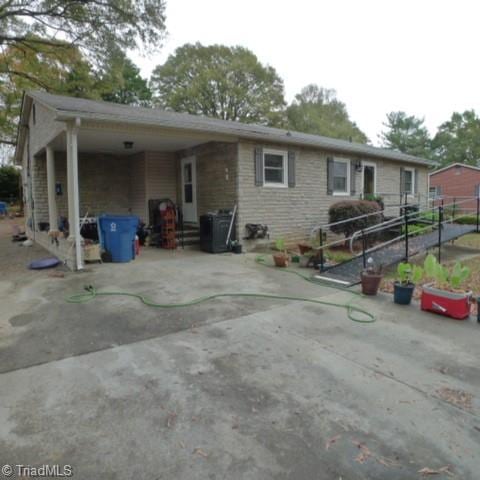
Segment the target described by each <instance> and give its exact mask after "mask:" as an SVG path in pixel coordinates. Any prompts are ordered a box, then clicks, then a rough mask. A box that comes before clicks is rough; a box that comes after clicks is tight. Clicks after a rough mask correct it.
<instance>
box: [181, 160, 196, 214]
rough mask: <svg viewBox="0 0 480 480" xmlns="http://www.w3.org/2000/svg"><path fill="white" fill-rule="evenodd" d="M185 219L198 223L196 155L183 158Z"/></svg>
mask: <svg viewBox="0 0 480 480" xmlns="http://www.w3.org/2000/svg"><path fill="white" fill-rule="evenodd" d="M181 167H182V209H183V221H184V222H193V223H197V221H198V218H197V169H196V165H195V157H188V158H182V165H181Z"/></svg>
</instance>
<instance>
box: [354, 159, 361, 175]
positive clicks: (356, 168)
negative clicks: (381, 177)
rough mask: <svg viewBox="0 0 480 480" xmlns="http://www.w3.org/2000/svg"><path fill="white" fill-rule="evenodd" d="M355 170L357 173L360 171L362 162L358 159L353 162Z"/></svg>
mask: <svg viewBox="0 0 480 480" xmlns="http://www.w3.org/2000/svg"><path fill="white" fill-rule="evenodd" d="M355 171H356V172H359V173H360V172H361V171H362V162H361V161H360V160H357V161H356V162H355Z"/></svg>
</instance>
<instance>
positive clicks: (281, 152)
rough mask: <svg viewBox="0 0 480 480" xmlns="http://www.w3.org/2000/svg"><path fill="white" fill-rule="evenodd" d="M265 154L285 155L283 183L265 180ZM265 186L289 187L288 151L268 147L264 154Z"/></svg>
mask: <svg viewBox="0 0 480 480" xmlns="http://www.w3.org/2000/svg"><path fill="white" fill-rule="evenodd" d="M265 154H267V155H268V154H270V155H281V156H282V157H283V183H277V182H267V181H265ZM262 168H263V186H264V187H272V188H288V152H287V151H286V150H274V149H269V148H266V149H265V150H263V154H262Z"/></svg>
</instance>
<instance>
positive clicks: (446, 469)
mask: <svg viewBox="0 0 480 480" xmlns="http://www.w3.org/2000/svg"><path fill="white" fill-rule="evenodd" d="M418 473H421V474H422V477H427V476H429V475H441V474H442V473H445V474H447V475H453V473H452V472H451V470H450V465H446V466H445V467H441V468H436V469H435V468H428V467H425V468H422V469H421V470H419V471H418Z"/></svg>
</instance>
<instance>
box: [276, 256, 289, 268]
mask: <svg viewBox="0 0 480 480" xmlns="http://www.w3.org/2000/svg"><path fill="white" fill-rule="evenodd" d="M273 261H274V262H275V266H277V267H288V256H287V255H285V254H284V253H275V254H274V255H273Z"/></svg>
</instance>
